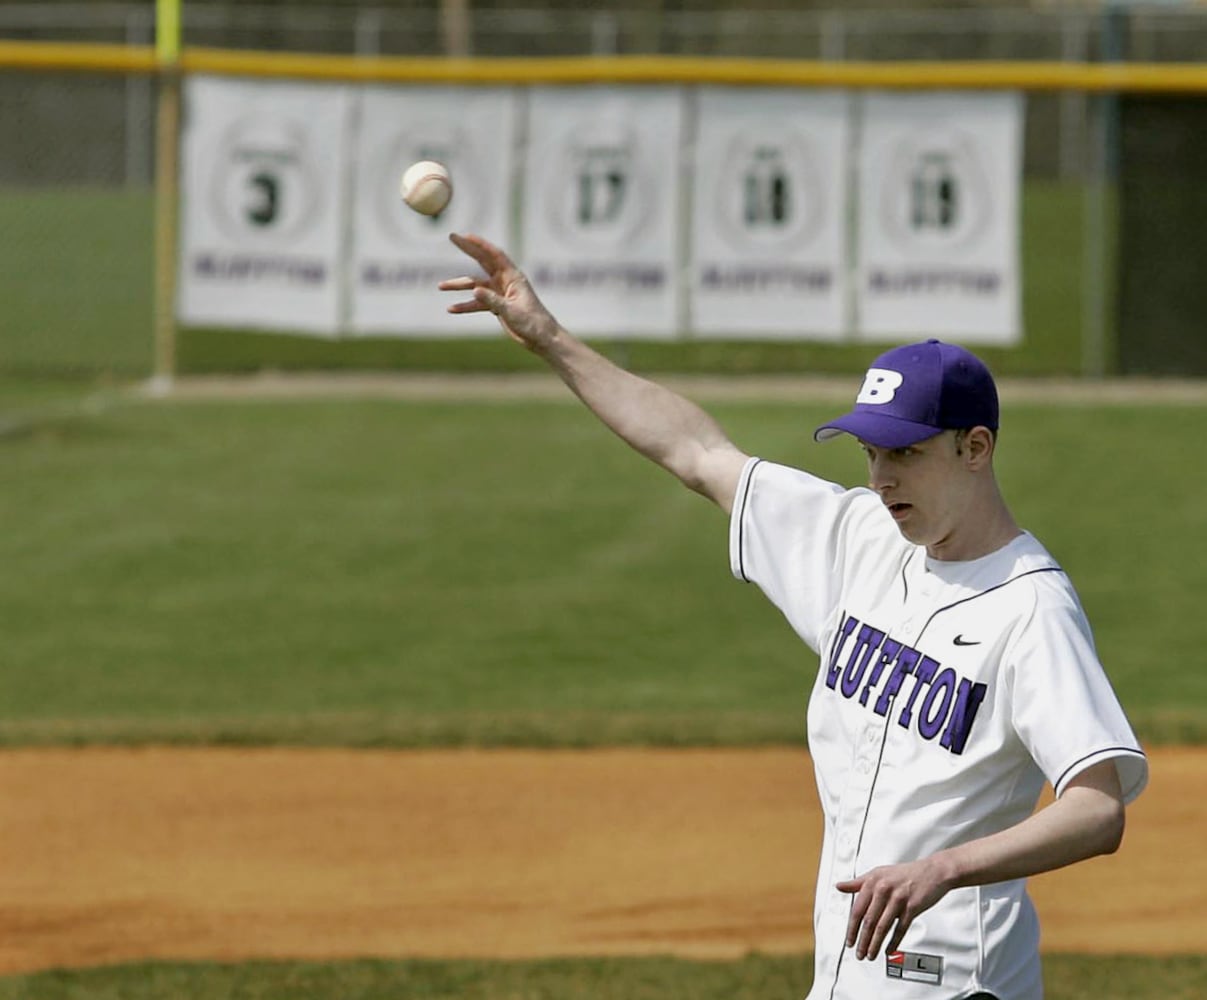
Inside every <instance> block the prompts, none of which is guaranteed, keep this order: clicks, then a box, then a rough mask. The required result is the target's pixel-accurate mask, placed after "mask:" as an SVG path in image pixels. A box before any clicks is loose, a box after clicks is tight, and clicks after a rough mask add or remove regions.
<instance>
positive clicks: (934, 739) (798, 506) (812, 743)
mask: <svg viewBox="0 0 1207 1000" xmlns="http://www.w3.org/2000/svg"><path fill="white" fill-rule="evenodd" d="M730 559H731V563H732V568H733V572H734V574H735V576H737V577H738V578H739V579H741V580H746V581H751V582H754V583H757V584H758V585H759V587H760V588H761V589H762V590H763V591H764V593H766V595H767V596H768V597H769V598H770V599H771V601H772V602H773V603H774V604H775V605H776V606H777V607H778V608H779V609H780V610H781V611H782V612H783V613H784V616H785V617H786V618H787V619H788V621H789V623H791V625H792V627H793V628H794V629H795V630H796V632H797V633H798V634H799V635H800V637H801V638H802V639H804V640H805V642H806V643H808V645H809V646H810V647H812V648H813V649H814V650H815V651H817V652H818V653H819V655H820V657H821V664H820V669H819V671H818V675H817V680H816V682H815V684H814V687H813V694H812V696H811V698H810V701H809V713H808V737H809V749H810V752H811V754H812V757H813V762H814V768H815V771H816V776H817V787H818V793H819V797H820V799H821V806H822V810H823V812H824V816H825V832H824V839H823V843H822V853H821V863H820V867H819V869H818V879H817V897H816V902H815V905H814V914H813V926H814V932H815V936H816V959H815V966H814V984H813V990H812V992H810V994H809V1000H822V998H825V1000H868V998H869V997H876V998H885V1000H954V998H959V997H965V996H968V995H969V994H972V993H975V992H977V991H979V990H985V991H988V992H990V993H992V994H994V995H995V996H997V997H1000V998H1001V1000H1036V998H1037V997H1040V996H1042V994H1043V985H1042V981H1041V978H1040V966H1039V954H1038V945H1039V926H1038V922H1037V920H1036V915H1035V910H1034V908H1033V906H1032V904H1031V902H1030V899H1029V898H1028V896H1027V894H1026V891H1025V882H1024V880H1021V879H1020V880H1017V881H1011V882H1002V883H996V884H992V885H983V886H975V887H971V888H963V889H955V890H953V891H951V892H949V893H948V894H947V895H946V896H945V897H943V899H942V900H941V901H940V902H939V903H937V904H936V905H935V906H934V907H933V908H931V909H930V910H927V911H926V912H925V913H923V914H921V915H920V916H919V917H918V918H917V919H916V920H915V921H914V922H913V924H912V925H911V926H910V928H909V930H908V931H907V932H906V935H905V939H904V941H903V942H902V944H901V948H900V951H899V952H896V953H893V954H891V955H887V956H886V955H884V954H883V953H882V954H881V955H880V957H879V958H877V959H876V960H874V961H868V960H866V959H865V960H863V961H859V960H858V959H856V957H855V952H854V949H847V948H846V947H845V938H846V932H847V921H848V918H849V916H850V909H851V904H852V902H853V899H854V897H853V896H851V895H849V894H846V893H840V892H839V891H838V890H836V889H835V888H834V884H835V883H836V882H839V881H842V880H844V879H849V878H853V877H855V876H857V875H861V874H864V873H866V872H867V871H868V870H869V869H872V868H875V867H877V866H878V865H887V864H895V863H898V862H905V861H914V860H917V859H919V858H923V857H926V856H928V855H930V854H933V853H934V852H936V851H939V850H942V849H944V848H947V847H951V846H954V845H956V844H960V843H964V842H966V841H969V840H973V839H976V838H978V837H983V836H986V835H988V834H992V833H995V832H997V831H999V830H1004V829H1006V828H1007V827H1010V826H1013V825H1015V824H1016V823H1019V822H1021V821H1022V820H1024V819H1026V818H1027V817H1028V816H1029V815H1031V813H1032V812H1033V811H1034V810H1035V807H1036V804H1037V802H1038V799H1039V795H1040V792H1041V790H1042V788H1043V786H1044V782H1045V779H1046V780H1047V781H1048V782H1050V783H1051V784H1052V786H1053V787H1054V788H1055V790H1056V793H1057V794H1058V795H1059V794H1061V793H1062V792H1063V791H1064V789H1065V787H1066V785H1067V784H1068V782H1069V780H1070V779H1072V778H1073V777H1074V776H1075V775H1077V774H1078V773H1080V772H1081V771H1083V770H1084V769H1085V768H1087V767H1089V766H1090V765H1092V764H1096V763H1099V762H1101V761H1104V760H1108V759H1109V760H1113V761H1114V762H1115V764H1116V766H1117V768H1118V771H1119V779H1120V782H1121V784H1122V787H1123V794H1124V798H1125V800H1126V801H1131V800H1132V799H1134V798H1135V797H1136V796H1137V795H1139V794H1140V791H1141V790H1142V789H1143V787H1144V785H1145V782H1146V781H1147V777H1148V769H1147V763H1146V761H1145V758H1144V754H1143V752H1142V751H1141V749H1140V746H1139V744H1138V743H1137V741H1136V737H1135V735H1134V734H1133V732H1132V729H1131V726H1130V725H1129V724H1128V721H1127V718H1126V717H1125V715H1124V713H1123V710H1122V709H1121V708H1120V706H1119V702H1118V700H1117V698H1116V697H1115V694H1114V691H1113V690H1112V689H1111V685H1110V682H1109V681H1108V680H1107V678H1106V675H1105V674H1104V672H1103V670H1102V667H1101V665H1100V664H1099V662H1098V658H1097V654H1096V653H1095V650H1094V643H1093V639H1092V637H1091V634H1090V628H1089V625H1088V623H1087V621H1086V618H1085V614H1084V613H1083V611H1082V609H1081V605H1080V602H1079V601H1078V598H1077V595H1076V593H1075V591H1074V590H1073V587H1072V585H1071V584H1070V582H1069V579H1068V577H1066V576H1065V574H1064V572H1063V571H1062V570H1061V569H1060V567H1059V566H1058V565H1057V564H1056V563H1055V561H1054V560H1053V559H1052V557H1051V556H1050V555H1049V554H1048V552H1047V551H1046V550H1045V549H1044V547H1043V546H1042V545H1040V543H1039V542H1038V541H1036V539H1035V538H1033V537H1032V536H1031V535H1029V534H1026V533H1023V534H1021V535H1020V536H1019V537H1017V538H1016V539H1015V540H1014V541H1012V542H1011V543H1010V544H1008V545H1007V546H1005V547H1004V548H1002V549H1000V550H999V551H997V552H994V553H992V554H991V555H988V556H985V557H983V558H981V559H975V560H971V561H968V562H944V561H940V560H935V559H931V558H930V557H929V556H928V555H927V553H926V550H925V548H924V547H920V546H917V545H914V544H912V543H911V542H909V541H907V540H906V539H905V538H904V537H903V536H902V535H901V533H900V531H899V530H898V529H897V526H896V524H894V522H893V520H892V518H891V516H890V515H889V513H888V511H887V510H886V509H885V507H884V505H883V504H882V503H881V501H880V499H879V497H878V496H877V495H876V494H875V493H873V492H872V491H871V490H867V489H852V490H847V489H844V488H842V487H841V486H837V485H835V484H833V483H829V482H826V481H824V480H821V479H818V478H816V477H815V476H811V475H809V474H808V473H805V472H801V471H798V470H795V469H789V468H786V467H784V466H780V465H774V464H772V463H769V462H764V461H762V460H760V459H757V458H756V459H751V460H750V461H749V462H748V463H747V465H746V467H745V469H744V470H743V473H742V478H741V481H740V483H739V486H738V491H737V494H736V497H735V503H734V509H733V514H732V518H731V521H730Z"/></svg>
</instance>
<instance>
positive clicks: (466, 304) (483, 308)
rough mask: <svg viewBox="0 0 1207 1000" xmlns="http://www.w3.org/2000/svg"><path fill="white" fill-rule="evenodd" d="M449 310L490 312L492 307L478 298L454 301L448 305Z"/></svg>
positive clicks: (456, 311) (452, 311)
mask: <svg viewBox="0 0 1207 1000" xmlns="http://www.w3.org/2000/svg"><path fill="white" fill-rule="evenodd" d="M448 312H451V313H480V312H490V307H489V306H487V305H483V304H482V303H481V302H479V301H478V300H477V299H466V300H465V301H463V302H454V303H453V304H452V305H451V306H449V307H448Z"/></svg>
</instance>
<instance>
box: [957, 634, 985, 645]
mask: <svg viewBox="0 0 1207 1000" xmlns="http://www.w3.org/2000/svg"><path fill="white" fill-rule="evenodd" d="M951 641H952V642H953V643H954V644H955V645H957V646H979V645H980V644H981V641H980V640H979V639H965V638H964V633H963V632H961V633H960V634H959V635H957V636H956V637H955V638H954V639H952V640H951Z"/></svg>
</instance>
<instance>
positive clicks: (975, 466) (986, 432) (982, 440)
mask: <svg viewBox="0 0 1207 1000" xmlns="http://www.w3.org/2000/svg"><path fill="white" fill-rule="evenodd" d="M995 443H996V442H995V441H994V437H993V431H991V430H990V429H989V428H988V427H973V428H972V429H971V430H968V431H965V432H964V439H963V441H962V442H961V447H962V450H963V451H964V460H965V461H966V462H967V463H968V467H969V468H970V469H972V470H973V471H976V470H979V469H983V468H985V467H986V466H988V465H989V463H990V462H991V461H992V459H993V448H994V444H995Z"/></svg>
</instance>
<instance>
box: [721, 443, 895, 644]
mask: <svg viewBox="0 0 1207 1000" xmlns="http://www.w3.org/2000/svg"><path fill="white" fill-rule="evenodd" d="M877 513H880V514H881V515H882V514H883V510H882V504H881V503H880V502H879V500H877V499H876V498H875V497H874V496H873V495H872V494H871V493H869V492H868V491H867V490H847V489H844V488H843V487H842V486H839V485H837V484H836V483H831V482H828V481H827V480H824V479H820V478H818V477H817V476H813V475H810V474H809V473H807V472H802V471H801V470H799V469H792V468H788V467H787V466H783V465H776V464H775V463H772V462H766V461H763V460H762V459H758V458H752V459H750V461H748V462H747V463H746V466H745V468H744V469H743V470H742V476H741V479H740V480H739V483H738V490H737V493H736V494H735V497H734V505H733V512H732V514H731V516H730V522H729V555H730V568H731V569H732V571H733V574H734V576H736V577H737V578H738V579H739V580H743V581H746V582H750V583H755V584H757V585H758V587H759V588H760V589H761V590H762V591H763V593H764V594H766V595H767V597H768V599H769V600H770V601H771V602H772V603H773V604H774V605H775V606H776V607H777V608H779V609H780V611H782V612H783V613H784V615H785V617H786V618H787V619H788V621H789V622H790V623H791V624H792V627H793V628H794V629H795V630H796V632H797V634H798V635H800V636H801V638H802V639H804V640H805V642H806V643H808V644H809V646H810V647H811V648H813V649H814V650H816V649H817V648H818V636H819V634H820V632H821V629H822V626H823V624H824V623H825V621H826V619H827V617H828V616H829V615H830V614H831V613H832V612H833V610H834V609H835V607H836V606H837V605H838V603H839V601H840V599H841V585H842V579H843V577H844V575H845V570H846V569H847V566H848V564H849V561H850V559H851V558H852V554H851V551H852V549H853V547H855V546H858V545H860V544H872V543H871V542H870V541H869V540H868V538H867V531H866V530H865V529H867V528H869V527H870V526H871V525H872V524H874V523H875V520H876V517H875V515H876V514H877ZM889 523H890V524H891V521H890V522H889Z"/></svg>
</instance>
